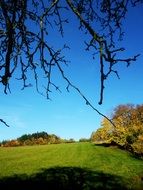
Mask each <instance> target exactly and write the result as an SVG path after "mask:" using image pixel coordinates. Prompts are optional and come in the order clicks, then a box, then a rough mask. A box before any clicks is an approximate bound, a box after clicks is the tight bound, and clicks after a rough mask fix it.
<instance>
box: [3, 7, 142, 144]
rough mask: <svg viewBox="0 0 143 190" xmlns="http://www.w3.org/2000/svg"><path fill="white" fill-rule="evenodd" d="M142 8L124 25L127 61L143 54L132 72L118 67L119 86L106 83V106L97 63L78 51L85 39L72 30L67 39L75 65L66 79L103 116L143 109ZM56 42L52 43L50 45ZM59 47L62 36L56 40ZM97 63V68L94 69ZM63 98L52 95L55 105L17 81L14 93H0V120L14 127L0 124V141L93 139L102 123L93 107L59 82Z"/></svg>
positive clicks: (114, 82) (112, 79)
mask: <svg viewBox="0 0 143 190" xmlns="http://www.w3.org/2000/svg"><path fill="white" fill-rule="evenodd" d="M142 18H143V6H142V7H138V8H135V9H131V10H130V11H129V14H128V17H127V20H126V21H125V25H124V30H125V37H124V40H123V42H122V44H123V46H125V47H126V53H125V54H124V55H125V57H128V56H131V55H135V54H137V53H141V56H140V57H139V58H138V61H137V62H136V63H133V64H132V65H131V66H130V67H129V68H126V66H125V65H124V64H120V65H119V66H118V70H119V74H120V78H121V79H120V80H118V79H117V78H116V76H114V75H112V76H111V77H109V79H108V81H107V82H106V88H105V94H104V102H103V105H101V106H99V105H98V100H99V73H98V64H99V63H98V62H97V60H95V61H94V60H92V58H91V56H88V55H87V53H86V51H84V50H83V51H82V52H81V50H82V48H83V47H81V46H78V44H79V43H80V40H82V39H83V36H82V35H81V33H80V32H79V33H76V32H75V31H74V25H75V24H76V23H74V24H73V27H70V28H69V25H68V26H67V27H66V29H65V30H66V32H65V38H63V39H62V40H63V41H64V40H65V41H66V40H67V39H68V38H69V35H70V38H71V39H72V40H71V41H69V45H70V46H71V50H70V51H67V52H66V56H67V58H68V59H70V61H71V63H69V66H68V67H67V68H66V69H65V74H66V75H67V76H68V77H69V78H70V79H71V81H72V82H73V83H74V84H75V85H76V86H77V87H79V88H80V89H81V91H82V92H83V93H84V94H85V96H86V97H87V98H88V99H89V100H90V101H91V102H92V104H93V105H94V106H95V107H96V108H98V109H99V110H100V111H101V112H102V113H104V114H106V115H108V114H110V113H111V112H112V110H113V108H114V107H115V106H117V105H118V104H126V103H133V104H142V103H143V35H142V34H143V20H142ZM51 40H53V39H51ZM54 40H55V42H57V44H56V43H55V45H57V46H58V43H60V41H59V36H58V37H57V38H56V37H55V38H54ZM95 62H96V63H95ZM58 80H59V83H60V87H61V90H62V93H58V92H53V93H52V94H51V98H52V101H49V100H46V99H45V98H44V97H42V96H40V95H39V94H37V93H36V90H35V88H34V87H33V88H27V89H25V90H24V91H21V90H20V85H19V84H18V82H16V81H13V82H12V83H13V84H12V85H11V91H12V93H11V94H10V93H9V94H8V95H5V94H4V93H3V91H2V88H0V94H1V98H0V118H3V119H4V120H6V121H7V123H8V124H10V125H11V127H10V128H7V127H6V126H4V125H3V124H2V123H0V141H2V140H4V139H13V138H17V137H19V136H21V135H23V134H25V133H33V132H37V131H39V132H40V131H46V132H47V133H49V134H56V135H58V136H60V137H61V138H67V139H68V138H74V139H76V140H78V139H80V138H82V137H85V138H89V137H90V135H91V133H92V132H93V131H95V130H96V129H97V128H99V127H100V123H101V120H102V119H103V118H102V117H101V116H99V115H98V114H97V113H96V112H95V111H93V110H92V109H91V108H90V107H88V106H87V105H86V104H85V102H84V100H83V99H82V98H81V97H80V96H79V94H78V93H77V92H76V91H75V90H74V89H71V90H70V93H68V92H67V91H66V89H65V87H66V84H65V82H64V81H63V80H62V79H61V78H58Z"/></svg>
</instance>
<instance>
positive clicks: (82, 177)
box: [0, 167, 127, 190]
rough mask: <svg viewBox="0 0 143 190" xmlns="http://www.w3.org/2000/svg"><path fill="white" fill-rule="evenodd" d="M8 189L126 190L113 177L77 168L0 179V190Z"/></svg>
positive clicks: (118, 179) (59, 168) (119, 180)
mask: <svg viewBox="0 0 143 190" xmlns="http://www.w3.org/2000/svg"><path fill="white" fill-rule="evenodd" d="M7 187H10V188H11V189H12V188H14V189H15V190H16V189H18V190H21V189H25V190H26V189H30V190H32V189H34V190H35V189H52V190H53V189H55V190H59V189H63V190H78V189H79V190H92V189H108V190H109V189H116V190H121V189H122V190H124V189H127V188H126V187H125V184H124V183H123V180H122V179H121V178H120V177H118V176H114V175H110V174H104V173H100V172H95V171H91V170H88V169H82V168H78V167H54V168H49V169H43V170H41V172H39V173H36V174H35V175H32V176H27V175H25V174H23V175H14V176H11V177H7V178H3V179H0V189H7Z"/></svg>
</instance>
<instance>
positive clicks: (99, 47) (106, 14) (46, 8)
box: [0, 0, 142, 111]
mask: <svg viewBox="0 0 143 190" xmlns="http://www.w3.org/2000/svg"><path fill="white" fill-rule="evenodd" d="M140 3H142V0H76V1H75V0H1V1H0V84H1V85H3V86H4V93H7V92H8V91H10V89H11V88H10V81H11V80H12V79H13V80H15V77H14V74H15V73H16V70H18V73H20V76H18V77H17V80H21V81H22V82H23V87H22V88H23V89H24V88H25V87H28V86H31V83H29V73H30V76H34V80H35V83H36V89H37V91H38V92H39V93H41V94H43V92H41V90H39V83H38V81H39V78H40V76H41V75H39V70H41V72H42V73H43V75H42V77H45V78H46V80H47V82H46V84H45V86H44V90H45V91H44V92H45V94H46V96H47V98H49V93H50V92H51V87H52V86H53V87H54V88H55V89H56V90H59V91H60V89H59V87H58V85H57V84H55V82H53V81H54V80H53V78H52V77H53V76H52V73H53V70H54V69H58V71H59V74H61V76H62V77H63V79H64V80H66V82H67V90H69V87H73V88H75V89H76V90H77V91H78V93H79V94H80V95H81V96H82V97H83V98H84V100H85V101H86V103H87V104H88V105H90V106H91V107H93V106H92V105H91V104H90V102H89V101H88V100H87V99H86V97H85V96H84V95H83V94H82V93H81V91H80V90H79V89H78V88H77V87H76V86H74V85H73V84H72V83H71V82H70V80H69V79H68V78H67V76H66V75H65V73H64V69H63V65H64V64H65V65H66V64H67V63H68V62H67V60H66V58H65V56H64V55H63V50H64V49H66V48H69V47H68V46H67V44H68V42H67V44H63V47H60V48H59V49H56V48H55V47H54V44H50V43H49V42H48V39H49V37H50V38H52V36H49V29H50V30H51V28H52V27H54V28H57V31H58V32H59V33H60V34H61V35H62V36H64V25H65V24H68V25H69V27H70V24H71V23H70V22H69V18H68V16H69V17H70V15H71V14H73V15H75V17H74V18H75V19H78V20H79V26H78V27H77V30H81V31H83V33H85V41H83V42H79V43H84V44H85V49H86V50H87V51H89V53H90V50H92V52H94V53H93V57H94V56H99V66H100V84H101V87H100V89H99V90H100V98H99V104H102V102H103V92H104V82H105V80H106V79H107V78H108V76H109V75H110V74H111V73H114V74H116V75H117V77H119V75H118V71H117V70H115V69H114V66H115V65H116V64H117V63H119V62H124V63H126V64H127V66H129V65H130V63H131V62H132V61H136V58H137V57H138V56H139V55H133V57H129V58H124V59H121V58H120V57H118V53H119V52H122V51H124V50H125V49H124V48H123V47H116V41H117V36H118V39H119V40H121V39H122V37H123V34H124V33H123V31H122V21H123V20H124V18H125V16H126V13H127V10H128V7H129V6H136V5H140ZM87 35H88V39H90V40H89V41H86V39H87ZM69 40H70V38H69ZM105 65H108V67H107V66H106V69H105ZM107 68H108V70H107ZM32 74H33V75H32ZM93 108H94V107H93ZM94 109H95V108H94ZM95 110H96V109H95ZM96 111H98V110H96Z"/></svg>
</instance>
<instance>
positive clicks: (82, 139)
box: [79, 138, 90, 142]
mask: <svg viewBox="0 0 143 190" xmlns="http://www.w3.org/2000/svg"><path fill="white" fill-rule="evenodd" d="M89 141H90V139H87V138H81V139H79V142H89Z"/></svg>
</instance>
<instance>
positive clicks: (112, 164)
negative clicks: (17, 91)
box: [0, 143, 143, 189]
mask: <svg viewBox="0 0 143 190" xmlns="http://www.w3.org/2000/svg"><path fill="white" fill-rule="evenodd" d="M51 169H52V171H53V169H54V172H55V171H56V172H57V171H58V172H59V171H60V174H59V175H60V181H61V176H62V175H69V174H66V172H67V171H68V172H69V173H70V172H71V173H72V172H74V171H75V170H76V172H77V173H78V175H80V174H81V172H82V174H83V173H84V175H82V176H83V177H84V179H85V173H86V176H87V173H88V174H89V176H88V180H87V177H86V181H88V183H89V182H90V185H89V187H90V186H91V183H93V182H94V181H95V179H94V180H93V181H91V178H90V179H89V177H90V174H91V176H92V177H93V178H95V177H96V179H97V175H98V179H99V174H100V175H102V178H103V175H104V177H106V178H107V179H108V178H109V176H110V177H112V180H113V181H115V179H114V177H118V178H119V179H120V180H121V181H122V183H124V185H125V186H126V188H127V189H143V186H142V185H143V161H142V160H139V159H136V158H134V157H132V155H131V154H129V153H127V152H125V151H123V150H120V149H117V148H115V147H103V146H95V145H93V144H91V143H72V144H57V145H40V146H23V147H9V148H3V147H1V148H0V180H1V181H2V180H3V179H5V180H6V179H9V178H10V177H13V176H17V177H18V176H22V175H26V176H28V177H29V178H30V177H31V176H34V175H35V176H36V175H38V178H39V174H41V173H42V172H43V171H47V172H51ZM55 169H56V170H55ZM61 171H63V172H62V173H61ZM83 171H84V172H83ZM43 173H44V172H43ZM63 173H64V174H63ZM42 175H43V174H42ZM42 175H40V176H42ZM46 175H47V174H46ZM50 175H51V173H50ZM52 175H53V174H52ZM55 175H56V174H55ZM73 175H74V174H73ZM76 178H77V177H76ZM80 178H81V177H80ZM42 179H43V178H42ZM44 179H45V178H44ZM64 180H65V179H64ZM86 185H87V184H86ZM107 186H108V185H107ZM109 186H110V187H111V183H110V185H109ZM83 187H85V184H84V185H83ZM65 189H66V188H65ZM67 189H68V188H67ZM82 189H90V188H82ZM91 189H92V188H91ZM107 189H108V188H107ZM109 189H111V188H109Z"/></svg>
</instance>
